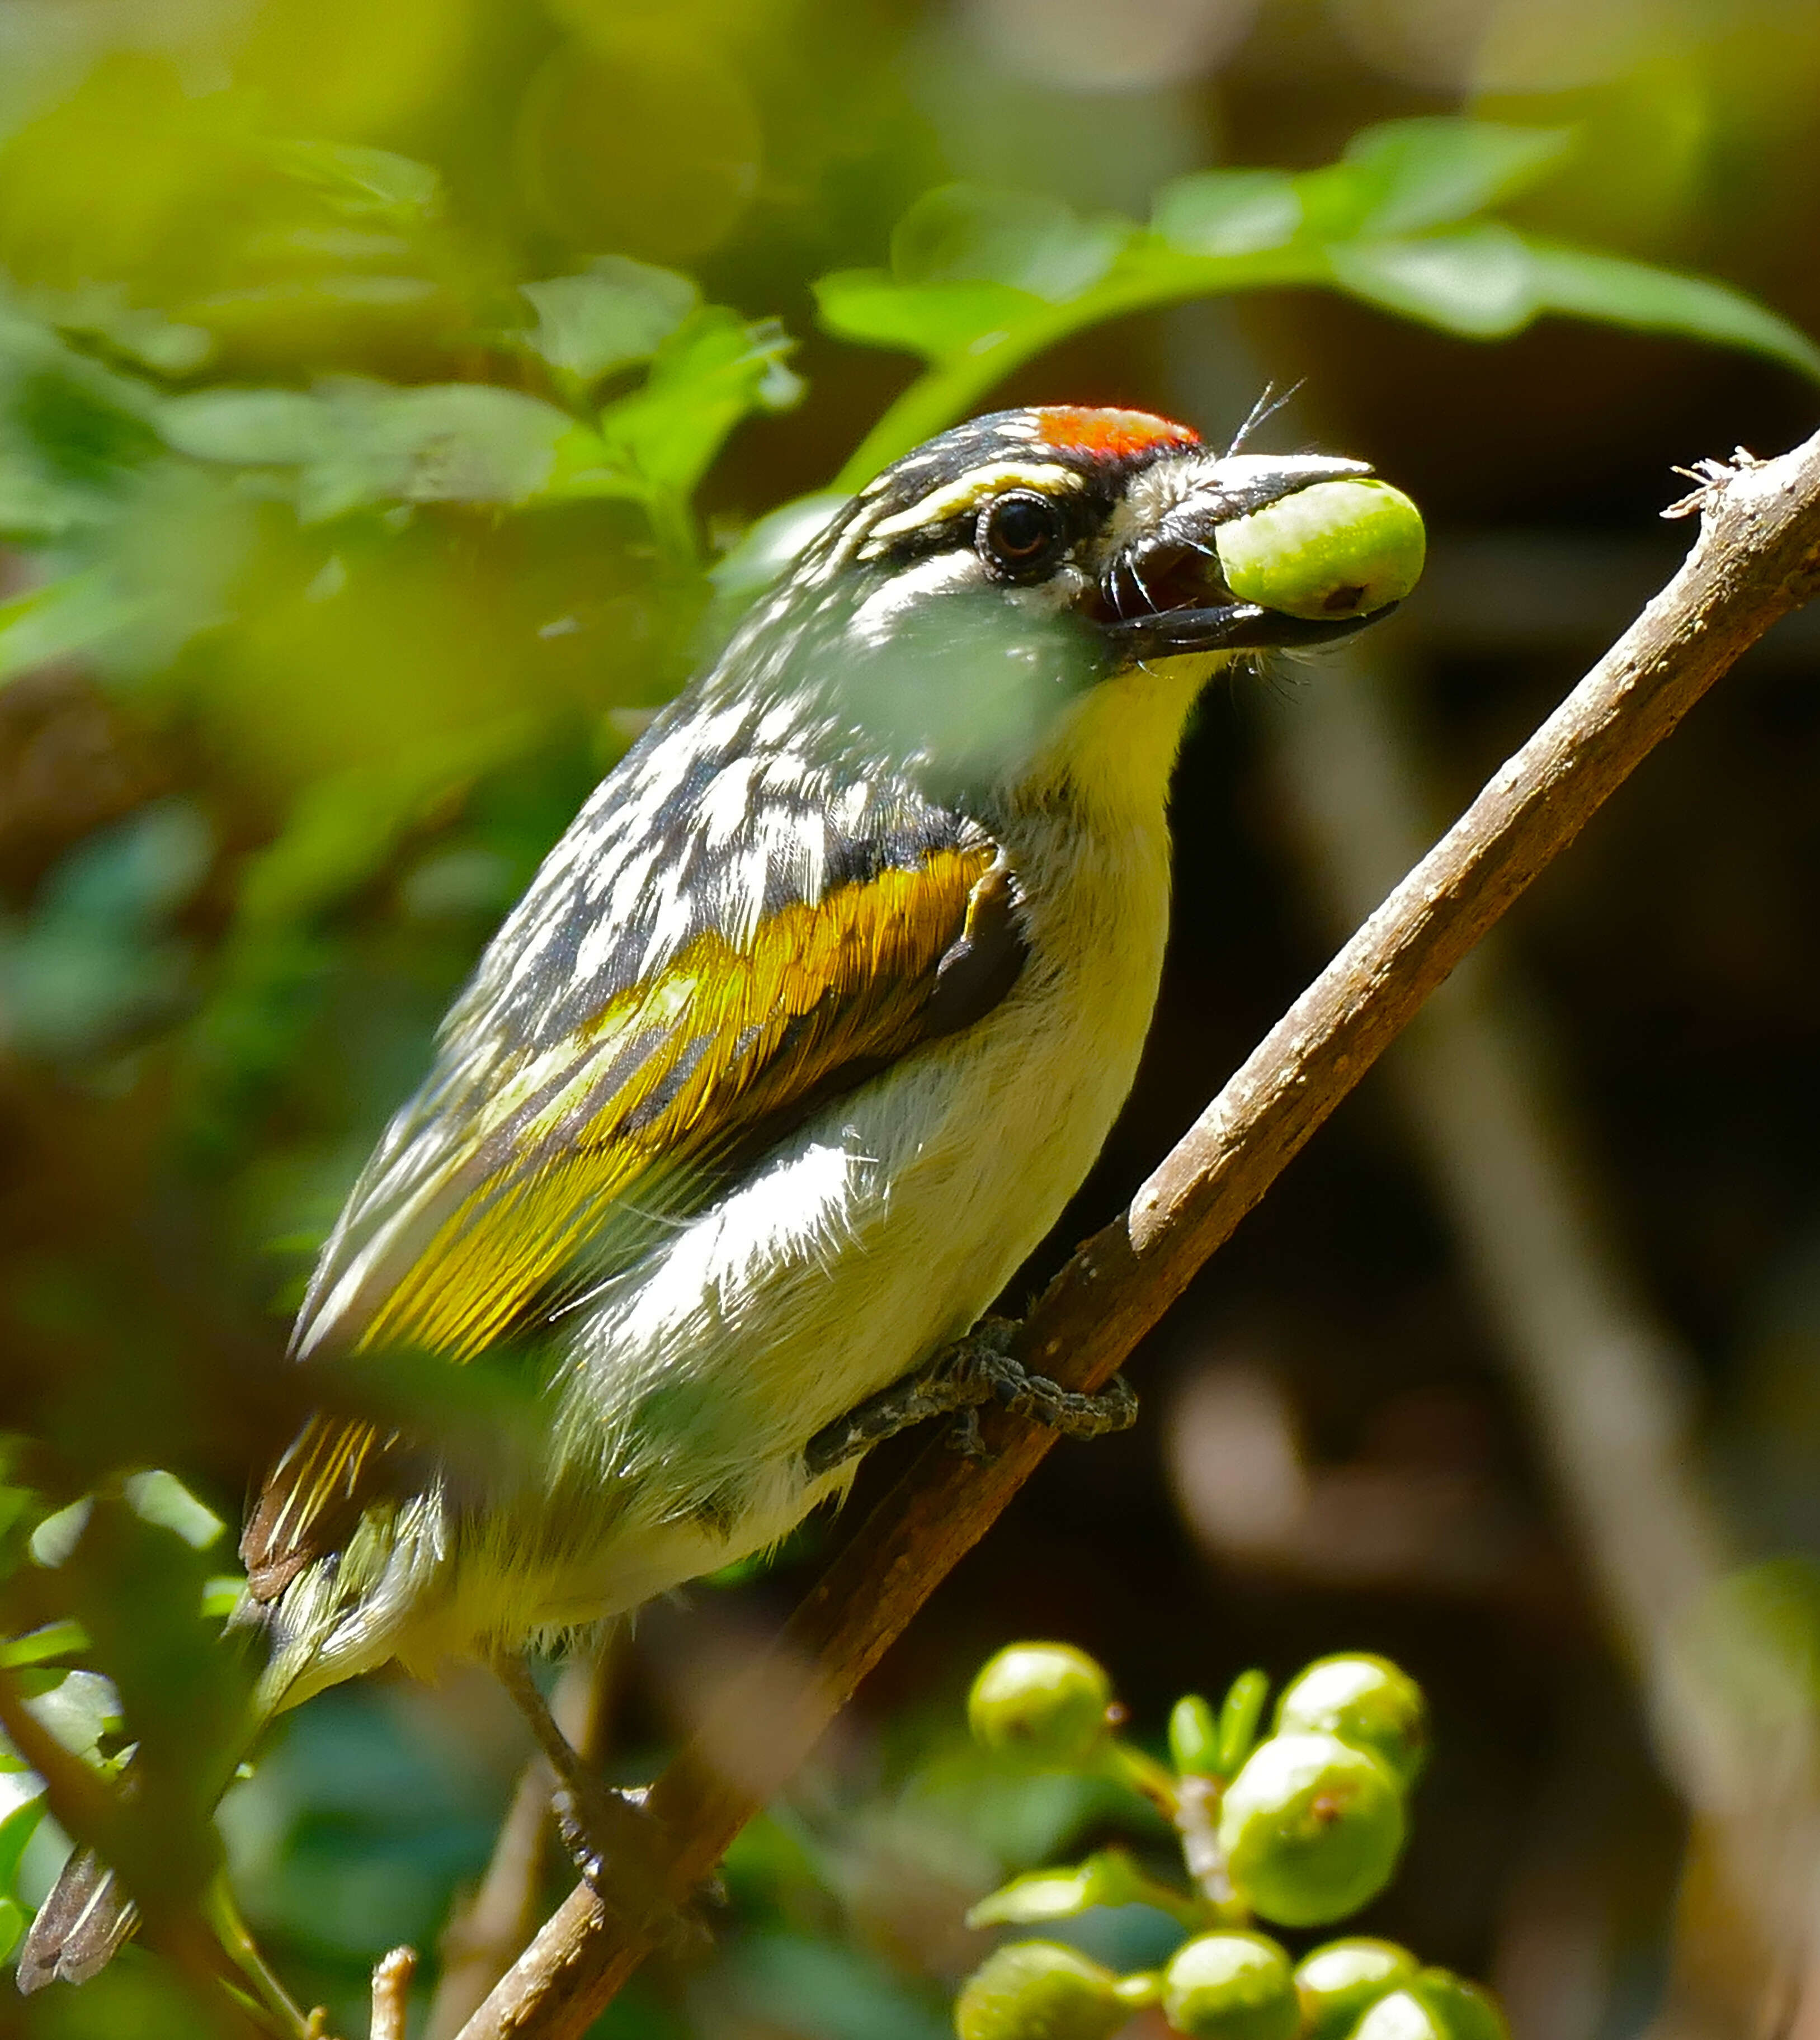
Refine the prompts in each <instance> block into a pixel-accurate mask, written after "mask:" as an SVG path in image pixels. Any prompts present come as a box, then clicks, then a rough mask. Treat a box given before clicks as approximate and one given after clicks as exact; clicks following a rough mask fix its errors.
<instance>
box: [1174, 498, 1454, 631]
mask: <svg viewBox="0 0 1820 2040" xmlns="http://www.w3.org/2000/svg"><path fill="white" fill-rule="evenodd" d="M1214 545H1215V547H1216V548H1217V550H1218V552H1219V554H1220V569H1221V571H1222V572H1223V573H1224V575H1225V577H1226V585H1227V586H1228V588H1231V589H1232V592H1233V593H1234V594H1235V595H1236V596H1238V597H1239V600H1240V601H1241V602H1255V603H1262V605H1263V607H1265V608H1266V609H1275V610H1280V611H1282V612H1283V614H1284V615H1288V616H1305V617H1317V618H1319V617H1330V616H1368V615H1370V614H1371V612H1372V611H1373V610H1374V609H1382V608H1383V607H1384V604H1385V603H1390V602H1400V601H1402V599H1403V597H1404V596H1406V595H1407V594H1408V593H1409V592H1410V590H1411V588H1414V586H1415V584H1416V583H1417V581H1418V580H1420V579H1421V578H1422V560H1423V558H1424V555H1425V553H1426V546H1427V539H1426V534H1425V533H1424V531H1423V530H1422V512H1420V511H1419V510H1418V509H1417V508H1416V507H1415V505H1414V504H1413V503H1412V502H1411V500H1409V498H1408V497H1407V496H1405V495H1404V494H1403V491H1402V490H1401V489H1392V487H1391V485H1390V484H1389V483H1388V481H1375V480H1371V479H1368V478H1359V479H1357V480H1350V481H1317V482H1314V483H1312V484H1311V485H1310V486H1309V487H1308V488H1306V489H1297V490H1296V493H1295V494H1294V495H1293V496H1285V497H1281V498H1279V499H1278V500H1277V501H1276V502H1274V503H1270V504H1266V505H1265V507H1264V508H1262V510H1255V511H1253V512H1252V513H1251V516H1248V517H1235V518H1233V519H1232V520H1231V521H1230V522H1228V523H1224V524H1222V525H1221V526H1220V528H1219V531H1217V534H1216V535H1215V538H1214Z"/></svg>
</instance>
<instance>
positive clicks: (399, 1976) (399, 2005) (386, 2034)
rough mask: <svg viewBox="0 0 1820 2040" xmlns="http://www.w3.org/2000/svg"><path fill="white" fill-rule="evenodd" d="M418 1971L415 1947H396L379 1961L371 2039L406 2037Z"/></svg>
mask: <svg viewBox="0 0 1820 2040" xmlns="http://www.w3.org/2000/svg"><path fill="white" fill-rule="evenodd" d="M416 1974H417V1950H416V1949H415V1948H394V1949H393V1951H392V1952H391V1953H390V1954H389V1955H382V1956H381V1957H380V1958H379V1961H378V1962H377V1963H376V1964H375V1966H374V1969H373V2015H372V2018H371V2020H370V2022H369V2023H368V2024H367V2036H368V2040H406V2034H405V2026H406V2019H407V2018H408V2017H409V2012H410V2008H411V1978H412V1977H414V1976H415V1975H416Z"/></svg>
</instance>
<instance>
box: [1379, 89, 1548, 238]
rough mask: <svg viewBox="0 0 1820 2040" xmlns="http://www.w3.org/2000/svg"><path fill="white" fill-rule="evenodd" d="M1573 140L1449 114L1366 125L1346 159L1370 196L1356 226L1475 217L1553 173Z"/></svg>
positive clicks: (1399, 230)
mask: <svg viewBox="0 0 1820 2040" xmlns="http://www.w3.org/2000/svg"><path fill="white" fill-rule="evenodd" d="M1573 141H1574V137H1573V133H1572V131H1571V129H1568V128H1513V127H1507V126H1506V125H1504V124H1502V122H1498V121H1494V120H1459V119H1455V118H1453V117H1452V116H1447V115H1437V116H1433V117H1431V118H1429V119H1425V120H1388V121H1385V122H1384V124H1382V125H1381V126H1379V127H1376V128H1365V129H1364V130H1363V131H1361V132H1360V133H1359V134H1357V135H1354V137H1353V138H1352V139H1351V140H1350V142H1349V143H1347V144H1346V149H1345V151H1344V153H1343V154H1342V158H1341V162H1342V166H1344V167H1345V168H1346V169H1347V170H1348V171H1349V172H1350V173H1353V174H1354V176H1356V177H1358V178H1359V179H1360V181H1361V191H1363V192H1366V193H1368V194H1369V199H1368V205H1367V209H1366V211H1365V213H1364V214H1363V215H1362V216H1361V219H1360V221H1359V223H1358V228H1357V231H1358V232H1359V233H1361V234H1369V235H1373V236H1376V235H1387V234H1414V233H1416V232H1418V231H1419V230H1421V229H1422V228H1423V227H1427V226H1448V225H1450V224H1451V223H1453V221H1455V220H1461V219H1470V218H1471V217H1472V215H1473V214H1475V213H1477V212H1483V211H1486V210H1487V208H1488V207H1491V206H1494V205H1499V204H1502V203H1503V202H1504V200H1506V199H1510V198H1514V197H1515V196H1517V194H1518V193H1519V192H1525V191H1527V190H1528V189H1529V187H1530V186H1531V185H1535V184H1539V183H1540V181H1542V180H1543V179H1544V177H1548V176H1550V175H1551V174H1552V173H1553V172H1554V171H1555V169H1557V168H1558V167H1559V165H1560V163H1561V162H1562V161H1563V158H1565V157H1566V155H1567V152H1568V150H1570V149H1571V147H1572V146H1573Z"/></svg>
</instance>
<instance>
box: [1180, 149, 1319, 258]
mask: <svg viewBox="0 0 1820 2040" xmlns="http://www.w3.org/2000/svg"><path fill="white" fill-rule="evenodd" d="M1301 225H1302V201H1301V199H1300V196H1299V195H1298V194H1297V192H1296V181H1295V179H1294V178H1293V177H1291V176H1289V173H1287V172H1286V171H1283V170H1197V171H1196V172H1195V173H1194V175H1193V176H1192V177H1177V178H1175V180H1174V181H1172V182H1171V183H1169V184H1166V185H1163V188H1162V189H1161V190H1160V191H1159V192H1157V194H1156V204H1155V205H1154V207H1152V211H1151V217H1150V229H1151V231H1152V233H1153V234H1156V235H1157V236H1158V237H1159V238H1160V239H1162V240H1163V241H1166V242H1168V243H1169V245H1170V246H1171V247H1172V248H1176V249H1180V250H1181V251H1182V253H1184V254H1186V255H1255V254H1257V253H1260V252H1261V251H1262V250H1263V249H1267V248H1281V246H1282V245H1284V243H1285V242H1288V241H1291V240H1293V238H1295V236H1296V234H1297V233H1298V232H1299V231H1300V228H1301Z"/></svg>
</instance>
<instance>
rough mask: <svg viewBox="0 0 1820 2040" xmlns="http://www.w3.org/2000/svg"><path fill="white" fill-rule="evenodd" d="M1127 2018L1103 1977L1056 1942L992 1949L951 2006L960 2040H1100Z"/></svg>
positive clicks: (1114, 1980) (1112, 1983)
mask: <svg viewBox="0 0 1820 2040" xmlns="http://www.w3.org/2000/svg"><path fill="white" fill-rule="evenodd" d="M1130 2016H1131V2007H1130V2005H1129V2004H1127V2003H1126V2002H1125V1999H1124V1998H1123V1997H1122V1996H1121V1995H1120V1992H1119V1989H1118V1977H1115V1976H1114V1974H1113V1973H1112V1972H1111V1970H1108V1969H1104V1968H1102V1966H1100V1964H1099V1963H1098V1962H1091V1961H1089V1960H1088V1958H1087V1957H1086V1956H1085V1955H1083V1954H1080V1953H1079V1951H1077V1950H1076V1949H1073V1948H1067V1947H1063V1946H1062V1945H1061V1943H1060V1942H1058V1941H1012V1942H1010V1943H1007V1945H1006V1946H1005V1947H1002V1948H999V1949H996V1950H995V1951H993V1952H992V1954H989V1955H988V1957H987V1958H986V1959H985V1961H984V1962H982V1963H981V1964H980V1966H979V1968H978V1969H977V1970H974V1972H973V1974H972V1975H971V1976H970V1977H968V1979H967V1981H966V1982H965V1984H963V1985H961V1995H960V1996H959V1997H958V1998H957V1999H956V2000H955V2001H954V2030H955V2032H956V2033H957V2034H959V2035H960V2040H1108V2035H1110V2034H1114V2033H1116V2032H1117V2031H1118V2029H1119V2027H1121V2026H1122V2025H1123V2024H1124V2023H1125V2021H1126V2020H1127V2019H1129V2018H1130Z"/></svg>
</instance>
